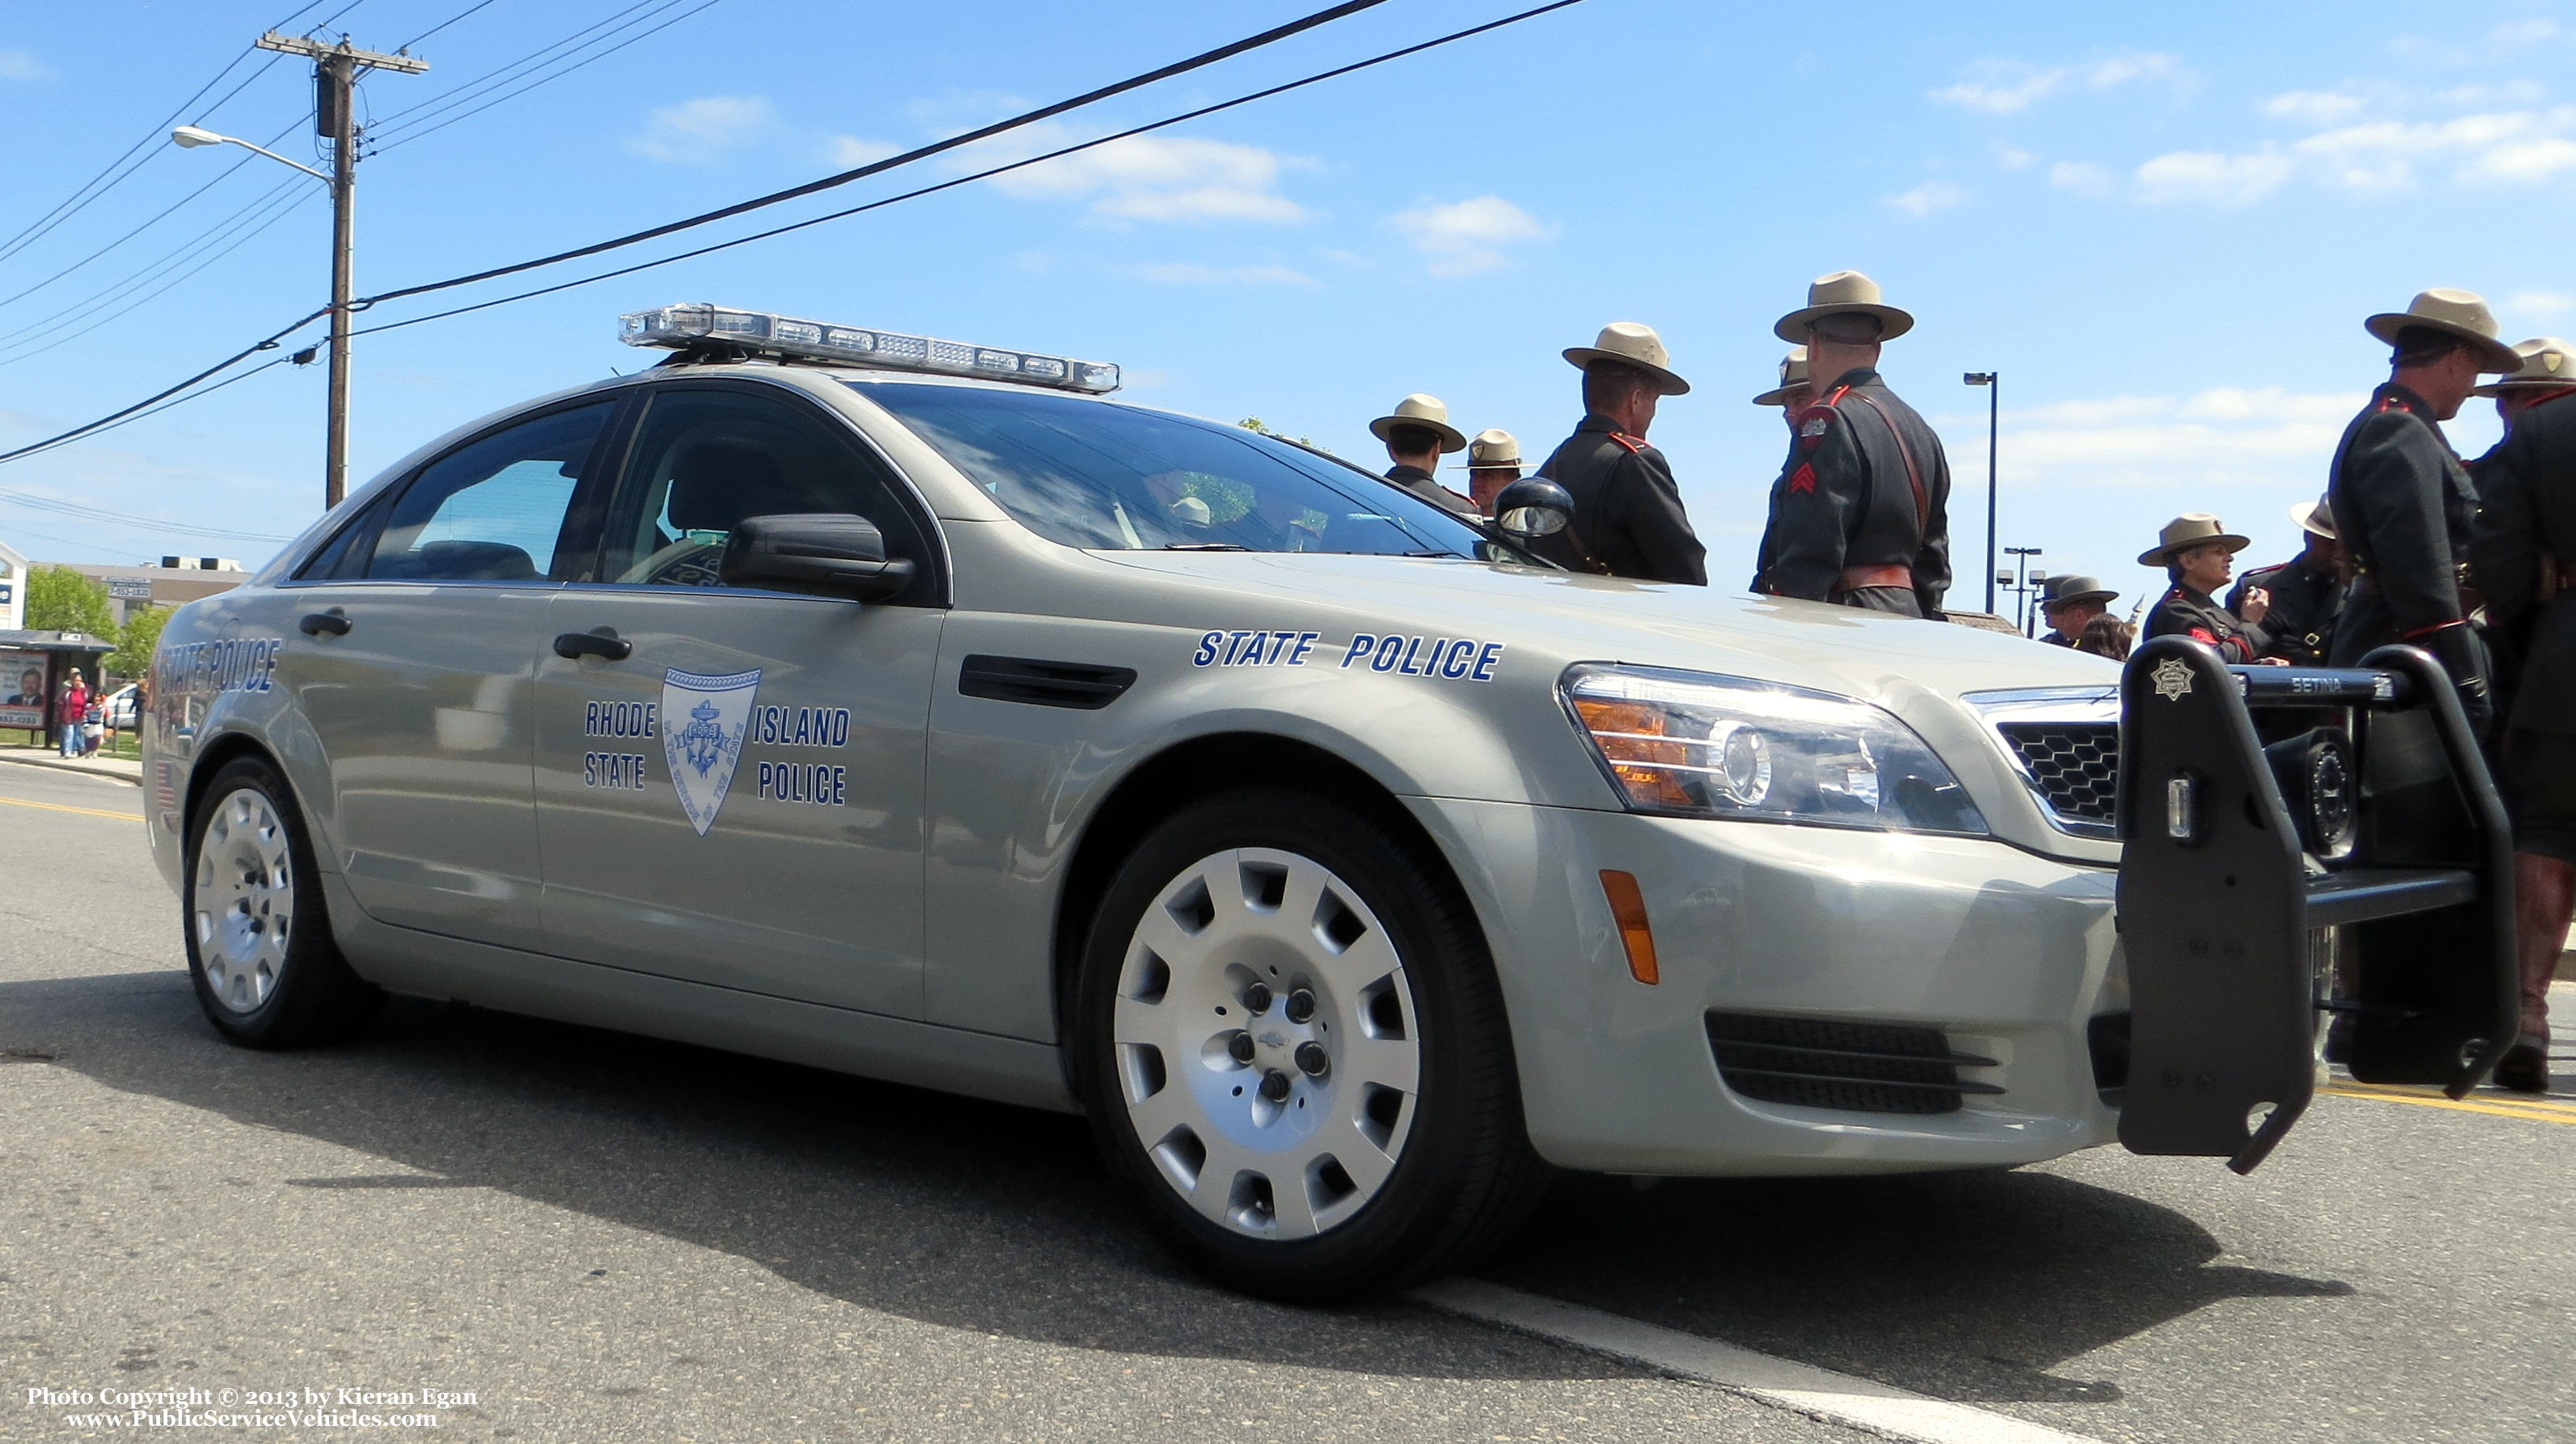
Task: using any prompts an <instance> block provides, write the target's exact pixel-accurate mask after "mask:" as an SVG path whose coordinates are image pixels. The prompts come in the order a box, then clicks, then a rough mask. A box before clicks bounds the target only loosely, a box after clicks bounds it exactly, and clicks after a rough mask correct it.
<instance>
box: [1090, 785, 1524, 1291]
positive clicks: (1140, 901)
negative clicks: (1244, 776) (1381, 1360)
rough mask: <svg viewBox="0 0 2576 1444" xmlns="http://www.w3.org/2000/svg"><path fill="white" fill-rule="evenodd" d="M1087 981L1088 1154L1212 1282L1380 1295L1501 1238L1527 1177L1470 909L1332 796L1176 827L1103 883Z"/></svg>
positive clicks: (1266, 799) (1242, 806)
mask: <svg viewBox="0 0 2576 1444" xmlns="http://www.w3.org/2000/svg"><path fill="white" fill-rule="evenodd" d="M1080 989H1081V992H1080V999H1079V1003H1080V1017H1079V1025H1078V1026H1079V1031H1078V1035H1077V1059H1078V1061H1077V1070H1078V1072H1079V1074H1080V1082H1081V1085H1082V1087H1083V1090H1084V1093H1085V1103H1086V1105H1087V1106H1088V1109H1089V1112H1090V1115H1091V1118H1092V1122H1093V1126H1094V1129H1095V1131H1096V1132H1097V1133H1098V1135H1099V1139H1100V1143H1101V1147H1102V1149H1103V1151H1104V1152H1105V1153H1106V1154H1107V1156H1108V1158H1109V1160H1110V1162H1111V1164H1112V1166H1113V1168H1114V1169H1115V1170H1116V1171H1117V1172H1118V1173H1119V1174H1120V1175H1122V1176H1123V1177H1124V1178H1125V1180H1126V1181H1127V1182H1128V1183H1129V1184H1130V1185H1132V1186H1133V1188H1134V1189H1135V1190H1136V1192H1137V1194H1138V1195H1139V1197H1140V1201H1141V1202H1142V1204H1143V1206H1144V1209H1145V1212H1146V1215H1147V1217H1148V1219H1149V1220H1150V1221H1151V1222H1152V1223H1153V1225H1154V1227H1155V1229H1156V1231H1157V1232H1158V1233H1159V1234H1160V1235H1161V1236H1162V1238H1163V1239H1164V1241H1165V1242H1166V1243H1167V1244H1169V1245H1170V1246H1171V1247H1172V1248H1173V1249H1174V1250H1175V1251H1176V1252H1178V1253H1179V1254H1180V1255H1181V1256H1182V1257H1184V1258H1185V1259H1187V1260H1188V1261H1189V1262H1191V1263H1192V1264H1193V1265H1195V1266H1196V1267H1198V1268H1199V1269H1201V1270H1202V1271H1204V1272H1206V1273H1208V1274H1210V1275H1212V1276H1213V1277H1215V1278H1217V1279H1218V1280H1219V1281H1221V1282H1224V1283H1227V1284H1230V1285H1232V1286H1235V1287H1238V1288H1242V1289H1245V1290H1248V1291H1250V1292H1255V1293H1261V1294H1267V1295H1270V1296H1272V1297H1279V1298H1290V1299H1299V1300H1325V1299H1338V1298H1350V1297H1357V1296H1364V1295H1368V1294H1376V1293H1384V1292H1389V1291H1392V1290H1395V1289H1398V1288H1402V1287H1404V1286H1405V1285H1407V1284H1409V1283H1412V1282H1415V1281H1417V1280H1419V1279H1422V1278H1426V1277H1429V1276H1432V1275H1434V1274H1437V1273H1440V1272H1444V1271H1446V1270H1448V1269H1450V1268H1453V1267H1456V1266H1457V1265H1459V1264H1460V1263H1462V1262H1464V1261H1465V1260H1466V1259H1467V1258H1468V1257H1469V1256H1471V1255H1473V1254H1475V1253H1477V1252H1479V1251H1481V1250H1483V1249H1484V1248H1486V1247H1489V1246H1491V1245H1492V1244H1493V1243H1496V1242H1498V1241H1500V1239H1501V1238H1503V1237H1505V1236H1506V1235H1507V1234H1508V1232H1509V1230H1510V1229H1511V1228H1512V1227H1514V1226H1516V1225H1517V1223H1518V1222H1519V1220H1520V1219H1521V1218H1522V1217H1523V1216H1525V1214H1526V1211H1527V1209H1528V1207H1529V1206H1530V1205H1531V1204H1532V1203H1534V1202H1535V1200H1536V1196H1537V1192H1538V1190H1539V1188H1540V1187H1541V1186H1542V1185H1543V1183H1544V1180H1545V1176H1546V1169H1545V1167H1544V1165H1542V1164H1541V1163H1539V1161H1538V1160H1537V1158H1536V1156H1535V1155H1534V1154H1533V1153H1532V1152H1531V1151H1530V1148H1529V1144H1528V1141H1527V1138H1526V1136H1525V1133H1524V1131H1523V1127H1522V1122H1521V1114H1520V1100H1519V1091H1518V1086H1517V1080H1516V1078H1515V1076H1514V1072H1513V1061H1512V1049H1511V1039H1510V1036H1509V1031H1508V1028H1507V1025H1506V1023H1505V1020H1504V1016H1503V1009H1502V1002H1501V997H1500V993H1499V990H1498V989H1497V987H1496V985H1495V982H1494V978H1493V969H1492V965H1491V963H1490V961H1489V959H1488V958H1487V956H1486V952H1485V949H1484V945H1483V939H1482V934H1481V933H1480V932H1479V931H1478V930H1477V928H1476V925H1475V922H1474V918H1473V916H1472V914H1471V913H1470V911H1469V910H1468V908H1467V906H1466V903H1465V900H1464V899H1463V898H1460V897H1459V896H1458V895H1457V891H1456V888H1455V887H1454V885H1452V884H1451V883H1450V882H1449V880H1448V879H1447V877H1446V876H1445V874H1443V873H1441V872H1440V871H1439V870H1438V869H1437V868H1436V867H1434V866H1429V865H1426V862H1425V860H1424V859H1423V858H1422V857H1420V856H1419V855H1418V854H1417V852H1416V850H1415V849H1414V848H1413V847H1410V846H1408V845H1407V844H1406V841H1405V840H1404V839H1403V838H1401V837H1400V836H1399V835H1397V834H1396V833H1395V832H1394V831H1393V830H1392V829H1390V828H1388V827H1386V826H1385V825H1383V824H1382V823H1381V822H1380V821H1378V820H1376V819H1373V818H1370V817H1368V816H1366V815H1364V814H1362V813H1361V812H1359V811H1356V810H1354V809H1351V808H1348V807H1346V806H1343V805H1342V804H1340V803H1337V802H1333V801H1330V800H1327V799H1323V798H1319V797H1314V796H1311V795H1307V794H1302V793H1295V792H1285V791H1269V790H1261V791H1245V792H1240V793H1235V794H1230V795H1226V796H1221V797H1217V798H1212V799H1209V800H1207V801H1204V802H1201V803H1198V804H1195V805H1193V806H1191V807H1190V808H1188V809H1186V810H1184V811H1183V812H1181V813H1179V814H1177V815H1175V816H1174V817H1173V818H1172V819H1170V820H1169V821H1168V822H1166V823H1164V824H1163V825H1162V826H1161V827H1159V828H1157V829H1156V830H1155V831H1154V832H1153V833H1152V834H1151V835H1150V836H1148V837H1147V838H1146V840H1145V841H1144V842H1143V843H1142V844H1141V845H1140V846H1139V847H1138V848H1137V850H1136V852H1135V854H1134V855H1133V856H1131V857H1130V858H1129V859H1128V861H1127V863H1126V865H1125V866H1124V867H1123V868H1121V870H1120V872H1119V874H1118V876H1117V878H1116V880H1115V881H1114V882H1113V883H1112V884H1111V887H1110V891H1109V893H1108V895H1107V897H1106V898H1105V899H1104V900H1103V903H1102V907H1101V912H1100V916H1099V918H1098V920H1097V922H1096V924H1095V926H1094V928H1093V930H1092V935H1091V940H1090V946H1089V948H1088V949H1087V951H1086V954H1085V958H1084V964H1083V972H1082V975H1081V981H1080Z"/></svg>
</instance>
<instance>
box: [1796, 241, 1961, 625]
mask: <svg viewBox="0 0 2576 1444" xmlns="http://www.w3.org/2000/svg"><path fill="white" fill-rule="evenodd" d="M1913 325H1914V318H1913V317H1912V316H1910V315H1907V314H1906V313H1905V312H1903V311H1900V310H1898V309H1897V308H1896V307H1894V306H1890V305H1886V304H1884V303H1883V302H1882V301H1881V300H1880V299H1879V291H1878V283H1877V282H1875V281H1873V280H1871V279H1870V278H1869V277H1867V276H1864V275H1862V274H1861V273H1860V272H1858V271H1836V272H1834V273H1833V274H1831V275H1828V276H1820V277H1818V278H1817V279H1816V281H1815V283H1814V284H1813V285H1810V286H1809V287H1808V288H1807V304H1806V305H1805V306H1804V307H1802V308H1800V309H1799V310H1795V311H1792V312H1790V313H1789V314H1788V315H1786V316H1783V317H1781V318H1780V321H1779V324H1778V325H1777V326H1775V327H1773V328H1772V329H1773V331H1774V333H1775V334H1777V335H1778V336H1779V337H1780V338H1781V339H1782V340H1784V341H1796V342H1803V343H1805V345H1806V348H1807V374H1808V376H1809V377H1810V378H1811V380H1810V384H1811V385H1813V386H1814V387H1815V388H1816V390H1817V397H1816V402H1815V404H1814V405H1812V406H1809V407H1808V408H1807V409H1806V410H1805V411H1802V412H1800V413H1799V415H1798V419H1797V423H1796V427H1795V435H1794V437H1793V438H1792V440H1791V442H1790V446H1789V459H1788V460H1787V461H1786V462H1784V463H1783V464H1782V465H1781V468H1780V477H1779V480H1777V481H1776V482H1774V483H1772V486H1771V519H1770V525H1769V526H1768V527H1767V528H1766V529H1765V530H1764V532H1763V535H1762V547H1761V551H1760V554H1759V558H1758V561H1757V563H1756V570H1755V572H1754V577H1753V589H1754V590H1755V591H1757V592H1767V593H1770V594H1771V595H1773V596H1781V597H1804V598H1806V599H1807V600H1809V601H1817V602H1836V603H1839V604H1841V605H1843V606H1847V607H1862V608H1866V609H1868V610H1871V611H1878V612H1894V613H1896V614H1898V615H1899V616H1907V617H1934V618H1937V617H1939V616H1940V615H1941V597H1942V594H1943V593H1945V592H1947V591H1948V590H1949V588H1950V515H1949V511H1950V461H1949V458H1948V457H1947V456H1946V455H1944V454H1943V453H1942V450H1941V438H1940V437H1939V436H1937V435H1935V434H1934V433H1933V430H1932V428H1931V426H1929V425H1928V424H1926V423H1925V422H1924V420H1923V418H1922V417H1920V416H1918V415H1916V414H1915V412H1914V408H1913V407H1911V406H1908V405H1906V404H1905V403H1904V402H1903V401H1900V400H1898V399H1897V396H1896V393H1895V392H1893V391H1890V390H1888V389H1887V383H1886V382H1885V381H1883V380H1881V379H1880V378H1879V374H1878V348H1879V343H1880V342H1882V341H1887V340H1892V339H1894V338H1895V337H1898V336H1902V335H1904V334H1905V333H1906V332H1907V331H1908V330H1910V329H1912V328H1913Z"/></svg>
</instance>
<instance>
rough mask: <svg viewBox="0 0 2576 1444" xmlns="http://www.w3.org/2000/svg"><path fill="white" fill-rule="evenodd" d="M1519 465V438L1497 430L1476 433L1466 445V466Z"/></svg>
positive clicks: (1471, 467)
mask: <svg viewBox="0 0 2576 1444" xmlns="http://www.w3.org/2000/svg"><path fill="white" fill-rule="evenodd" d="M1520 464H1521V443H1520V438H1519V437H1516V436H1514V435H1512V434H1511V433H1510V432H1508V431H1504V430H1500V429H1498V428H1494V429H1487V430H1484V431H1479V432H1477V433H1476V436H1475V439H1474V440H1472V441H1469V442H1468V443H1467V466H1468V467H1469V469H1471V470H1472V469H1473V468H1476V467H1479V466H1518V465H1520Z"/></svg>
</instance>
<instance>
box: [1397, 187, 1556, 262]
mask: <svg viewBox="0 0 2576 1444" xmlns="http://www.w3.org/2000/svg"><path fill="white" fill-rule="evenodd" d="M1394 221H1395V228H1396V229H1397V230H1399V231H1402V232H1404V236H1405V239H1407V240H1409V241H1411V242H1412V243H1413V248H1414V249H1415V250H1417V251H1420V252H1421V253H1422V254H1424V255H1426V256H1428V257H1430V258H1431V274H1433V275H1435V276H1466V275H1472V274H1474V273H1476V272H1478V271H1490V270H1493V269H1495V268H1496V267H1499V266H1501V265H1503V264H1504V263H1505V262H1506V261H1508V260H1509V259H1510V258H1509V257H1508V256H1506V255H1505V254H1504V248H1506V247H1508V246H1514V245H1518V244H1520V243H1522V242H1524V241H1542V240H1545V239H1547V238H1548V237H1549V236H1552V235H1554V234H1556V228H1555V227H1553V226H1548V225H1543V224H1541V223H1540V222H1539V220H1538V219H1537V217H1535V216H1532V215H1531V214H1530V213H1529V212H1527V211H1525V210H1522V209H1521V208H1520V207H1519V206H1516V205H1513V204H1512V203H1511V202H1510V201H1507V200H1504V199H1503V198H1502V197H1501V196H1477V197H1476V198H1475V199H1473V200H1464V201H1457V202H1455V203H1452V204H1450V205H1429V206H1421V207H1417V208H1415V209H1413V210H1409V211H1405V212H1403V213H1401V214H1399V215H1397V216H1396V217H1395V218H1394Z"/></svg>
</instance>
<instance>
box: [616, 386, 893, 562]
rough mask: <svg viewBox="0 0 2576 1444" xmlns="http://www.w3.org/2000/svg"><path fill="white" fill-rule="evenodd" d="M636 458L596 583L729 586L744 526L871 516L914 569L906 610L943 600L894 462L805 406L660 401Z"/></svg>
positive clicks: (769, 401)
mask: <svg viewBox="0 0 2576 1444" xmlns="http://www.w3.org/2000/svg"><path fill="white" fill-rule="evenodd" d="M626 458H627V459H626V473H625V476H624V478H623V479H622V480H621V481H620V483H619V485H618V488H617V496H616V499H615V500H614V501H613V502H611V503H610V505H609V509H608V526H607V533H608V536H607V541H606V543H605V544H604V545H603V546H602V547H601V549H600V555H599V559H598V562H597V564H596V566H595V567H594V569H593V571H592V574H591V579H592V580H595V581H600V582H608V583H613V584H622V585H627V586H663V587H669V586H681V587H720V586H722V585H724V582H723V580H722V578H721V577H720V576H719V575H718V570H717V569H718V564H719V563H720V562H721V561H722V560H723V557H724V544H725V538H726V537H728V536H730V535H731V534H732V532H733V529H734V528H735V527H736V526H738V525H740V524H741V522H742V519H743V518H745V517H752V516H772V515H780V514H794V513H816V512H822V513H835V514H844V515H849V514H854V515H858V516H863V517H866V518H867V519H868V520H869V521H871V522H874V523H875V524H876V528H877V531H878V532H879V533H880V534H881V535H883V536H884V537H885V544H886V555H887V556H888V557H890V558H893V557H899V558H906V559H909V560H910V561H911V562H912V564H913V580H912V583H911V585H910V586H908V587H906V588H905V590H904V591H903V593H902V594H901V595H899V596H897V597H895V598H894V599H893V601H894V604H896V605H916V606H918V605H930V604H932V603H933V601H934V599H935V597H936V596H937V593H938V586H939V578H938V576H937V567H936V565H935V560H936V559H935V557H934V555H933V553H932V550H931V547H930V545H929V543H928V541H927V539H926V537H925V536H924V534H923V530H922V526H921V523H920V521H919V520H918V519H917V518H916V517H915V516H914V514H913V512H912V510H911V508H909V507H907V506H905V505H904V504H903V502H902V501H901V499H900V496H899V491H898V487H897V484H896V482H895V480H894V478H893V476H892V475H891V473H890V472H889V471H888V470H887V468H886V466H885V464H884V463H883V462H882V461H880V460H878V459H877V457H876V456H875V455H874V454H872V453H870V452H869V451H868V450H867V448H866V447H864V446H862V445H860V444H859V443H858V442H857V440H856V439H855V438H853V437H851V436H849V435H847V434H846V433H845V431H844V429H843V428H841V427H839V426H837V425H835V424H833V423H831V422H829V421H828V420H826V419H825V418H823V417H820V416H815V415H811V414H809V413H808V412H807V411H806V410H805V408H803V407H799V406H796V405H794V404H792V403H789V402H787V401H783V400H778V399H773V398H771V397H767V396H760V395H755V394H751V393H747V392H742V391H732V390H724V391H715V390H709V391H688V390H671V391H663V392H659V393H657V394H655V395H653V396H652V397H651V398H650V400H648V401H647V403H646V405H645V409H644V417H643V420H642V422H641V423H640V424H639V425H638V426H637V428H636V432H635V442H634V444H633V445H632V446H630V447H628V448H627V452H626Z"/></svg>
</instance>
